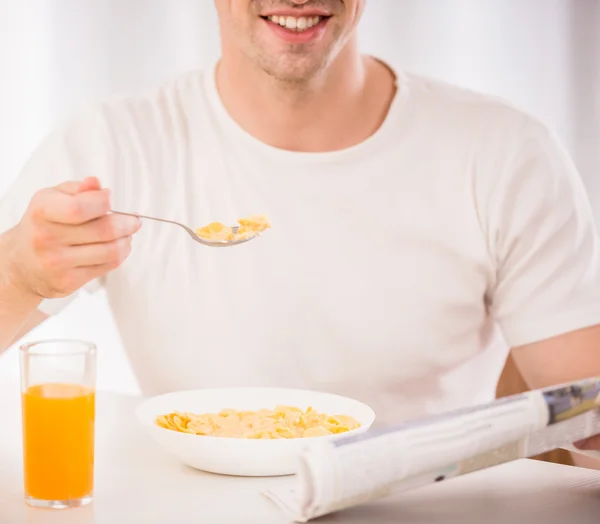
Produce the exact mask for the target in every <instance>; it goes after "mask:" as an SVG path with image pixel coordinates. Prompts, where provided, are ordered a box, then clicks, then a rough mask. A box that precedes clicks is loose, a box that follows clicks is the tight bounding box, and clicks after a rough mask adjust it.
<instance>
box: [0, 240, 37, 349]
mask: <svg viewBox="0 0 600 524" xmlns="http://www.w3.org/2000/svg"><path fill="white" fill-rule="evenodd" d="M11 234H12V232H10V231H9V232H6V233H3V234H1V235H0V353H1V352H3V351H4V350H5V349H6V348H8V347H9V346H10V345H11V344H12V343H13V342H14V340H15V339H16V338H17V336H18V335H19V333H20V332H21V330H22V328H23V327H24V326H25V325H26V323H27V321H28V320H29V318H30V317H31V315H32V313H33V312H34V311H35V310H36V308H37V306H38V305H39V304H40V303H41V301H42V299H41V298H40V297H36V296H35V295H33V294H31V293H27V292H26V291H25V290H24V289H23V288H22V287H21V286H19V283H18V279H17V277H16V275H15V274H14V272H13V271H12V269H11V265H12V261H11V255H12V253H11V241H10V235H11Z"/></svg>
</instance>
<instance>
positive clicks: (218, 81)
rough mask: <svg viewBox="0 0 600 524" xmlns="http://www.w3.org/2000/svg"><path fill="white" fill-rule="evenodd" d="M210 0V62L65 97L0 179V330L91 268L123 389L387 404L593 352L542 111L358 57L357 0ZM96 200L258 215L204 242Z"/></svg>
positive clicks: (468, 388) (478, 394)
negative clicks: (74, 110) (81, 100)
mask: <svg viewBox="0 0 600 524" xmlns="http://www.w3.org/2000/svg"><path fill="white" fill-rule="evenodd" d="M215 3H216V7H217V9H218V13H219V20H220V26H221V38H222V57H221V60H220V61H219V63H218V64H217V65H216V66H215V67H214V68H211V69H209V70H208V71H205V72H198V73H193V74H190V75H187V76H185V77H183V78H181V79H179V80H178V81H176V82H174V83H173V84H170V85H168V86H165V87H163V88H161V89H159V90H157V91H156V92H153V93H150V94H146V95H144V96H139V97H127V98H124V99H121V100H116V101H111V102H109V103H105V104H101V105H98V106H96V107H94V108H92V109H90V110H89V111H86V112H84V113H83V114H81V115H79V116H78V117H77V118H75V119H74V120H73V121H71V122H70V123H69V124H67V125H66V126H64V127H63V128H62V129H60V130H58V131H56V132H55V133H53V134H52V135H51V136H50V137H49V138H48V139H46V140H45V141H44V143H43V144H42V145H41V146H40V148H39V149H38V150H37V151H36V152H35V154H34V155H33V158H32V159H31V160H30V162H29V163H28V164H27V166H26V167H25V170H24V172H23V174H22V176H21V177H20V178H19V180H18V181H17V183H16V184H15V185H14V187H13V188H12V189H11V190H10V191H9V193H8V195H7V196H6V197H5V198H4V201H3V202H2V204H1V206H0V230H2V231H6V232H5V233H3V234H2V236H1V237H0V260H1V261H2V262H1V263H2V271H1V273H0V274H1V275H2V276H3V280H2V283H1V284H0V299H1V303H2V306H1V316H0V326H1V327H0V341H1V346H2V347H3V348H5V347H7V346H8V345H10V344H11V342H14V341H16V340H18V339H19V338H20V337H21V336H23V335H24V334H25V333H26V332H28V330H30V329H31V328H32V327H33V326H35V325H37V324H38V323H39V322H41V321H42V320H43V319H44V318H46V316H47V315H49V314H54V313H56V312H58V311H59V310H60V309H61V308H62V307H64V305H65V304H66V303H68V302H69V301H70V300H71V299H72V298H73V296H74V295H75V293H76V292H77V291H78V290H79V289H81V288H84V289H87V290H89V291H93V290H95V289H98V287H100V286H104V287H105V289H106V290H107V293H108V297H109V301H110V305H111V307H112V309H113V312H114V314H115V317H116V320H117V323H118V326H119V328H120V331H121V335H122V338H123V341H124V344H125V347H126V348H127V351H128V355H129V357H130V360H131V362H132V365H133V367H134V369H135V371H136V373H137V376H138V378H139V381H140V384H141V387H142V389H143V391H144V393H146V394H158V393H161V392H165V391H169V390H174V389H185V388H192V387H209V386H233V385H277V386H291V387H306V388H313V389H320V390H329V391H334V392H338V393H341V394H347V395H351V396H353V397H357V398H359V399H361V400H363V401H366V402H368V403H369V404H371V405H372V406H373V408H374V409H375V410H376V412H377V415H378V420H379V423H381V424H390V423H397V422H400V421H402V420H406V419H409V418H414V417H418V416H424V415H427V414H432V413H436V412H441V411H444V410H448V409H452V408H456V407H459V406H464V405H467V404H473V403H476V402H481V401H486V400H490V399H491V398H493V396H494V389H495V385H496V381H497V378H498V376H499V374H500V372H501V370H502V367H503V364H504V362H505V359H506V355H507V352H508V348H509V347H510V348H512V352H513V354H514V358H515V359H516V361H517V363H518V365H519V367H520V370H521V372H522V373H523V375H524V376H525V378H526V379H527V381H528V383H529V385H530V386H531V387H540V386H546V385H550V384H556V383H561V382H564V381H567V380H571V379H576V378H582V377H585V376H592V375H600V349H599V348H600V325H599V324H600V258H599V257H600V242H599V240H598V236H597V233H596V231H595V229H594V225H593V219H592V214H591V212H590V208H589V204H588V201H587V198H586V195H585V193H584V189H583V187H582V184H581V181H580V179H579V177H578V175H577V174H576V172H575V169H574V167H573V164H572V162H571V160H570V159H569V158H568V157H567V155H566V154H565V152H564V150H563V149H562V148H561V146H560V145H558V144H557V142H556V141H555V139H554V138H553V136H552V135H551V133H549V131H548V130H547V129H546V128H545V127H544V126H543V125H542V124H540V123H539V122H537V121H536V120H535V119H533V118H531V117H529V116H528V115H525V114H523V113H521V112H520V111H518V110H516V109H514V108H512V107H510V106H509V105H507V104H505V103H503V102H501V101H498V100H495V99H491V98H489V97H485V96H482V95H479V94H476V93H472V92H469V91H467V90H463V89H458V88H455V87H452V86H449V85H445V84H443V83H441V82H436V81H432V80H429V79H425V78H422V77H419V76H417V75H412V74H408V73H404V72H400V71H399V70H397V69H394V68H393V67H392V66H390V65H387V64H384V63H383V62H381V61H378V60H376V59H374V58H371V57H365V56H361V54H360V53H359V50H358V45H357V38H356V26H357V24H358V21H359V19H360V16H361V14H362V11H363V8H364V4H365V0H345V1H341V0H320V1H317V0H314V1H311V0H272V1H271V0H262V1H261V0H254V1H252V0H216V1H215ZM40 188H46V189H40ZM111 209H113V210H121V211H138V212H140V213H144V214H149V215H154V216H158V217H164V218H168V219H173V220H178V221H181V222H183V223H186V224H188V225H189V226H191V227H196V226H199V225H203V224H205V223H207V222H210V221H213V220H218V221H222V222H230V223H232V222H234V221H235V219H236V218H238V217H242V216H245V215H249V214H256V213H264V214H266V215H267V216H268V217H269V218H270V220H271V222H272V224H273V229H272V230H271V231H269V232H268V233H267V234H265V235H264V236H262V237H261V238H259V239H256V240H254V241H252V242H249V243H246V244H244V245H243V246H240V247H235V248H228V249H212V248H205V247H201V246H199V245H198V244H196V243H194V242H192V241H190V239H189V237H188V236H187V235H186V234H185V233H183V232H181V231H179V230H178V229H175V228H173V227H171V226H167V225H163V224H159V223H155V222H145V223H144V225H143V227H142V228H141V229H140V222H139V221H138V220H136V219H131V218H130V217H124V216H119V215H114V214H111V213H109V210H111ZM134 236H135V241H134V243H133V248H132V238H133V237H134ZM594 445H595V446H598V442H595V443H594V442H589V443H588V446H594Z"/></svg>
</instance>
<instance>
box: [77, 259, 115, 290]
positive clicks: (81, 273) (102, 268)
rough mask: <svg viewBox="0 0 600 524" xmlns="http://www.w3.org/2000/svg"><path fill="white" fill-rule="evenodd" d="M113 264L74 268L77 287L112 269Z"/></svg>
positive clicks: (113, 268)
mask: <svg viewBox="0 0 600 524" xmlns="http://www.w3.org/2000/svg"><path fill="white" fill-rule="evenodd" d="M115 269H116V268H115V267H114V265H113V264H99V265H97V266H87V267H80V268H76V269H75V278H76V279H77V282H78V286H77V287H78V288H79V287H83V286H84V285H85V284H87V283H88V282H91V281H92V280H95V279H97V278H100V277H103V276H104V275H106V274H107V273H110V272H111V271H114V270H115Z"/></svg>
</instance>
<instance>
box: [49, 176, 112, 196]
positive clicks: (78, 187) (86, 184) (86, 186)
mask: <svg viewBox="0 0 600 524" xmlns="http://www.w3.org/2000/svg"><path fill="white" fill-rule="evenodd" d="M56 189H57V190H58V191H60V192H61V193H66V194H67V195H77V194H78V193H84V192H86V191H94V190H99V189H102V186H101V185H100V181H99V180H98V179H97V178H96V177H87V178H86V179H84V180H82V181H76V180H69V181H68V182H63V183H62V184H59V185H58V186H56Z"/></svg>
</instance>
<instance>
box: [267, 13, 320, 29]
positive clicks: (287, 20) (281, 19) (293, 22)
mask: <svg viewBox="0 0 600 524" xmlns="http://www.w3.org/2000/svg"><path fill="white" fill-rule="evenodd" d="M268 18H269V20H270V21H271V22H273V23H274V24H279V25H280V26H281V27H285V28H286V29H290V30H292V31H306V30H307V29H309V28H311V27H314V26H315V25H317V24H318V23H319V22H320V21H321V17H320V16H313V17H311V18H306V17H304V16H301V17H299V18H296V17H295V16H278V15H272V16H269V17H268Z"/></svg>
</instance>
